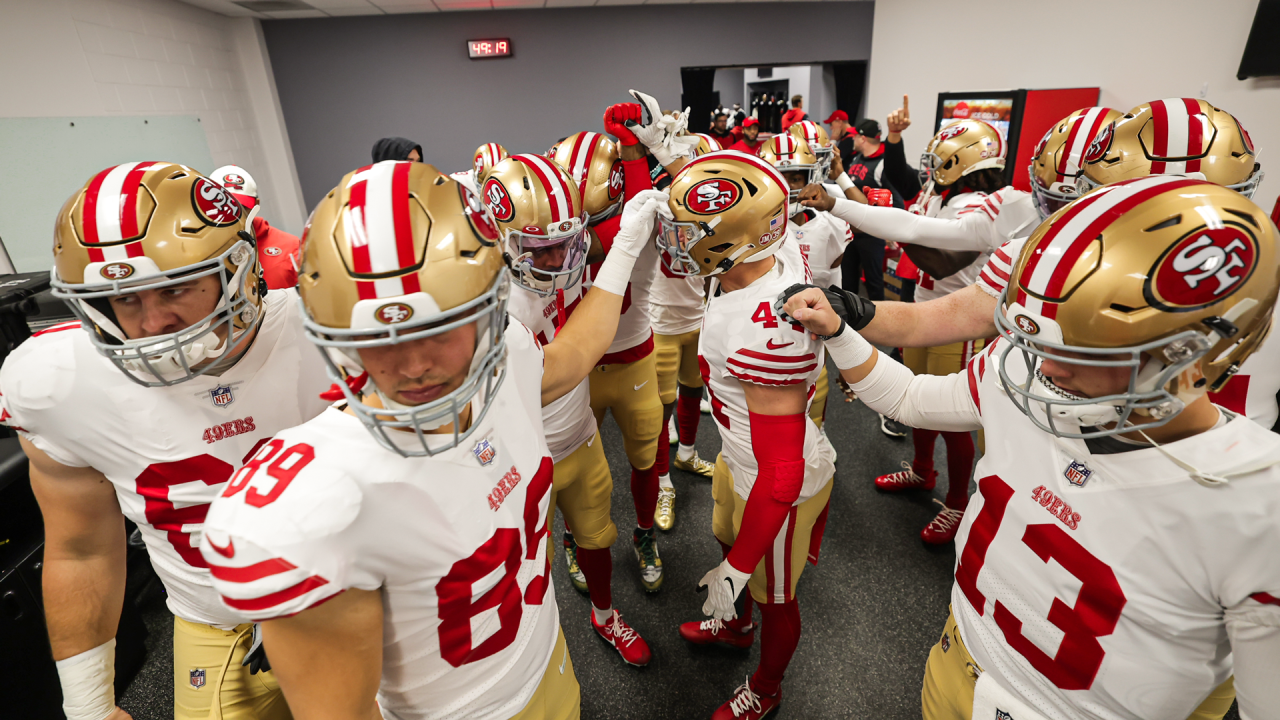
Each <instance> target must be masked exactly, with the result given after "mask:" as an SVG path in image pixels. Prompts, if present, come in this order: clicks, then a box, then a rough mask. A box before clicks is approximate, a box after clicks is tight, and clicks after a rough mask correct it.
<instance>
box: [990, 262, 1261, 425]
mask: <svg viewBox="0 0 1280 720" xmlns="http://www.w3.org/2000/svg"><path fill="white" fill-rule="evenodd" d="M1026 242H1027V238H1017V239H1015V240H1010V241H1009V242H1007V243H1005V244H1004V245H1002V246H1000V247H999V248H997V249H996V251H995V252H994V253H992V254H991V257H990V258H989V259H988V260H987V264H986V265H985V266H984V267H983V268H982V273H981V274H980V275H979V276H978V280H977V285H978V287H979V288H982V290H983V292H985V293H987V294H988V295H990V296H991V297H994V298H997V299H998V298H999V297H1000V293H1002V292H1004V289H1005V287H1006V286H1007V285H1008V284H1009V275H1010V273H1012V272H1013V264H1014V262H1016V261H1017V258H1018V256H1019V255H1021V254H1022V246H1023V245H1025V244H1026ZM1271 327H1272V331H1271V334H1270V335H1269V336H1267V338H1266V339H1265V340H1263V341H1262V346H1261V347H1259V348H1258V349H1257V351H1256V352H1254V353H1253V354H1252V355H1250V356H1249V359H1247V360H1245V361H1244V364H1243V365H1241V366H1240V371H1239V372H1238V373H1236V374H1235V375H1234V376H1233V377H1232V378H1231V379H1230V380H1228V381H1227V384H1226V385H1225V386H1223V388H1222V391H1221V392H1216V393H1210V394H1209V397H1210V398H1212V399H1213V402H1214V404H1215V405H1221V406H1222V407H1224V408H1226V409H1228V410H1230V411H1232V412H1234V413H1238V414H1240V415H1245V416H1248V418H1249V419H1250V420H1252V421H1254V422H1256V423H1258V424H1259V425H1261V426H1262V427H1264V428H1267V429H1270V428H1272V427H1274V426H1275V424H1276V420H1277V419H1278V418H1280V403H1277V400H1276V393H1280V308H1277V310H1276V311H1275V314H1274V317H1273V318H1272V320H1271Z"/></svg>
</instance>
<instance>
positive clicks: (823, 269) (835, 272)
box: [760, 120, 853, 429]
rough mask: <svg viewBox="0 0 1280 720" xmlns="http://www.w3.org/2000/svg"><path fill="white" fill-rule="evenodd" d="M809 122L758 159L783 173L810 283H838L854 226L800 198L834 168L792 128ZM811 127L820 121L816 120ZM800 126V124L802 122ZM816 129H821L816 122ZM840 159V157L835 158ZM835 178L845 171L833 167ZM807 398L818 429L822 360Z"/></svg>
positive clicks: (777, 138)
mask: <svg viewBox="0 0 1280 720" xmlns="http://www.w3.org/2000/svg"><path fill="white" fill-rule="evenodd" d="M805 123H808V124H810V125H814V124H813V123H811V122H809V121H808V120H805V121H803V122H800V123H796V124H795V125H792V126H791V129H792V132H791V133H790V134H786V135H774V136H773V137H771V138H769V139H768V140H766V141H765V143H764V145H762V146H761V147H760V159H762V160H764V161H765V162H767V163H769V164H770V165H772V166H773V167H774V168H775V169H776V170H777V171H778V172H780V173H782V177H783V178H784V179H786V181H787V186H788V188H789V190H790V194H789V195H788V196H787V215H788V217H790V218H791V234H792V235H793V236H794V237H795V241H796V248H797V249H799V250H800V255H801V256H803V257H804V261H805V264H806V265H808V266H809V273H810V275H811V277H812V279H813V284H814V285H816V286H818V287H821V288H825V287H831V286H833V285H834V286H836V287H840V286H841V282H840V262H841V261H842V260H843V259H844V248H845V245H846V244H848V243H849V241H850V240H852V239H853V231H852V230H851V229H850V228H849V224H848V223H846V222H845V221H843V220H840V219H838V218H836V217H834V216H832V215H831V213H827V212H820V211H817V210H814V209H812V208H807V207H805V206H803V205H801V204H800V203H799V199H800V191H801V190H803V189H804V188H805V186H807V185H810V184H813V183H820V182H822V180H823V179H824V177H826V174H827V173H828V172H829V171H830V170H831V169H832V168H831V166H830V165H828V166H826V167H824V163H823V161H822V160H820V159H819V158H818V157H817V155H815V154H814V153H813V152H812V150H811V148H810V146H809V144H808V143H807V142H805V141H804V140H802V139H799V138H797V137H796V133H795V129H796V128H802V126H803V125H804V124H805ZM814 127H819V126H817V125H814ZM802 129H803V128H802ZM819 129H821V128H820V127H819ZM827 151H828V152H827V162H828V163H829V162H830V161H831V157H830V156H831V153H830V148H827ZM836 165H839V159H838V158H837V160H836ZM836 176H837V178H840V177H844V178H847V176H846V175H845V174H844V173H842V172H838V171H837V173H836ZM816 388H817V389H816V390H815V391H814V395H813V402H811V403H810V404H809V417H810V418H812V419H813V422H814V423H816V424H817V426H818V428H819V429H821V428H822V426H823V421H824V420H825V419H826V414H827V368H826V366H825V365H824V366H823V368H822V374H820V375H819V376H818V383H817V385H816Z"/></svg>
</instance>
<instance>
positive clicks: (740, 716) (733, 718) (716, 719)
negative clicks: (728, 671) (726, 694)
mask: <svg viewBox="0 0 1280 720" xmlns="http://www.w3.org/2000/svg"><path fill="white" fill-rule="evenodd" d="M781 704H782V691H781V690H779V691H778V694H777V695H758V694H756V691H755V690H752V689H751V678H747V681H746V682H744V683H742V685H741V686H740V687H739V688H738V689H737V690H735V691H734V693H733V699H732V700H730V701H729V702H727V703H725V704H723V705H721V706H720V707H718V708H716V711H715V712H714V713H713V714H712V715H711V720H761V718H767V717H769V716H770V715H772V714H773V713H774V711H775V710H777V709H778V706H779V705H781Z"/></svg>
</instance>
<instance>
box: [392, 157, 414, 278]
mask: <svg viewBox="0 0 1280 720" xmlns="http://www.w3.org/2000/svg"><path fill="white" fill-rule="evenodd" d="M412 167H413V166H412V165H410V164H409V163H407V162H406V163H396V166H395V170H394V171H392V173H391V197H390V200H391V213H392V222H393V223H394V225H395V233H396V259H397V260H398V261H399V264H400V267H401V268H409V267H413V265H414V263H416V262H417V260H418V258H417V257H415V256H414V252H413V219H412V217H411V216H410V214H409V202H410V199H409V170H410V169H412ZM400 282H401V283H403V284H404V294H408V293H415V292H418V291H419V290H421V286H420V285H419V283H418V274H417V273H409V274H408V275H402V276H400Z"/></svg>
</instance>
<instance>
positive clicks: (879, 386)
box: [850, 353, 982, 432]
mask: <svg viewBox="0 0 1280 720" xmlns="http://www.w3.org/2000/svg"><path fill="white" fill-rule="evenodd" d="M850 387H852V388H853V391H854V392H855V393H857V394H858V399H859V400H861V401H862V402H864V403H866V405H867V407H869V408H871V409H872V410H875V411H876V412H878V413H882V414H884V415H888V416H889V417H891V418H893V419H894V420H897V421H898V422H900V423H904V424H906V425H910V426H911V427H915V428H921V429H923V430H944V431H947V432H967V431H969V430H977V429H978V428H981V427H982V415H981V414H980V413H979V412H978V407H977V405H975V404H974V402H973V396H972V395H971V394H970V392H969V385H968V371H967V369H966V370H961V371H960V372H958V373H955V374H953V375H945V376H937V375H915V374H913V373H912V372H911V371H910V370H908V369H907V368H906V367H905V366H903V365H902V364H901V363H898V362H896V361H894V360H893V359H892V358H890V357H889V356H888V355H885V354H884V353H880V356H879V358H878V359H877V360H876V365H875V367H874V368H872V369H871V372H870V373H868V374H867V376H866V377H865V378H863V379H862V381H861V382H857V383H850Z"/></svg>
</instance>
